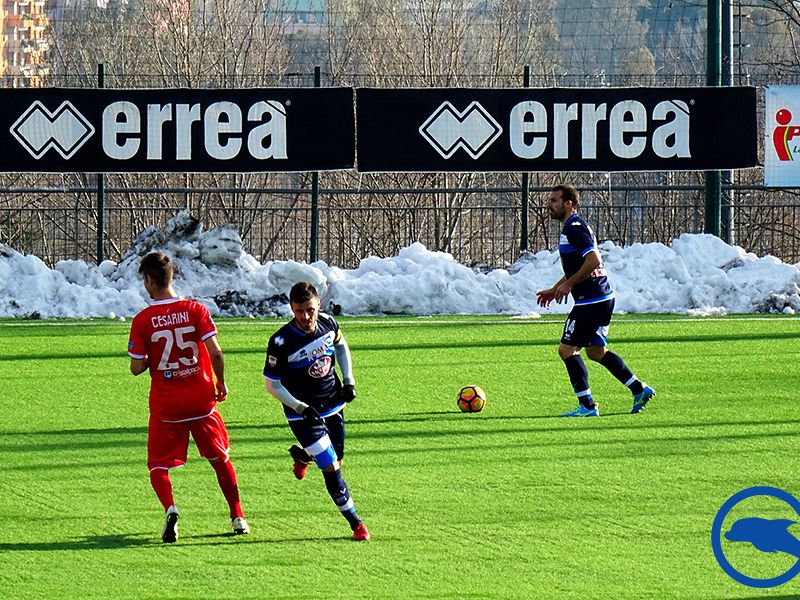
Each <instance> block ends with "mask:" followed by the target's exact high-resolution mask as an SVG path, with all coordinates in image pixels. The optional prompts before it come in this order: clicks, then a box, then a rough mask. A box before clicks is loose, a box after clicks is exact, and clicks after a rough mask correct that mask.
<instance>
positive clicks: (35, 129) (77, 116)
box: [10, 100, 95, 159]
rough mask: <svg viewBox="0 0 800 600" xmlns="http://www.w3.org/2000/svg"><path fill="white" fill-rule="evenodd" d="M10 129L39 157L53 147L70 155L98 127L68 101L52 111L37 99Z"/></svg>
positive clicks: (67, 157) (64, 154) (66, 156)
mask: <svg viewBox="0 0 800 600" xmlns="http://www.w3.org/2000/svg"><path fill="white" fill-rule="evenodd" d="M10 131H11V135H13V136H14V137H15V138H16V139H17V141H18V142H19V143H20V144H22V147H23V148H25V150H27V151H28V152H29V153H30V154H31V156H33V157H34V158H36V159H39V158H41V157H42V156H44V154H45V153H46V152H47V151H48V150H50V149H51V148H52V149H54V150H55V151H56V152H58V153H59V154H60V155H61V156H62V157H63V158H65V159H69V158H71V157H72V156H73V155H74V154H75V153H76V152H77V151H78V150H79V149H80V147H81V146H83V145H84V144H85V143H86V141H87V140H88V139H89V138H90V137H92V135H93V134H94V131H95V129H94V127H93V126H92V124H91V123H89V121H88V120H87V119H86V117H84V116H83V115H82V114H81V113H80V111H79V110H78V109H76V108H75V107H74V106H73V105H72V103H70V102H68V101H65V102H62V103H61V105H60V106H59V107H58V108H57V109H56V110H54V111H52V112H51V111H50V110H49V109H48V108H47V107H46V106H45V105H44V104H42V103H41V102H39V101H38V100H36V101H34V102H33V104H31V105H30V106H29V107H28V108H27V110H25V112H23V113H22V115H21V116H20V117H19V118H18V119H17V120H16V121H15V122H14V124H13V125H12V126H11V129H10Z"/></svg>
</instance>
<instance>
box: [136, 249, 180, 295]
mask: <svg viewBox="0 0 800 600" xmlns="http://www.w3.org/2000/svg"><path fill="white" fill-rule="evenodd" d="M172 273H173V271H172V261H171V260H170V259H169V256H167V255H166V254H164V253H163V252H151V253H150V254H148V255H147V256H145V257H144V258H143V259H142V262H141V264H139V274H140V275H142V277H144V276H145V275H147V276H148V277H149V278H150V279H152V280H153V283H155V284H156V285H157V286H158V287H160V288H166V287H169V284H170V283H172Z"/></svg>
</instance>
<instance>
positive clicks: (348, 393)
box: [342, 383, 356, 402]
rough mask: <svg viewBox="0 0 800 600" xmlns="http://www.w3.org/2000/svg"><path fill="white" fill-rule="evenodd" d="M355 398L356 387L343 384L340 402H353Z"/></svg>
mask: <svg viewBox="0 0 800 600" xmlns="http://www.w3.org/2000/svg"><path fill="white" fill-rule="evenodd" d="M355 397H356V386H354V385H352V384H350V383H345V384H344V385H343V386H342V400H344V401H345V402H352V401H353V400H355Z"/></svg>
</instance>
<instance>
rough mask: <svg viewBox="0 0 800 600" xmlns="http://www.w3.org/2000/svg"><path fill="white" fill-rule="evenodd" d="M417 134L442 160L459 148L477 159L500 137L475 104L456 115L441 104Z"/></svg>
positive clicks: (498, 129) (499, 129) (489, 118)
mask: <svg viewBox="0 0 800 600" xmlns="http://www.w3.org/2000/svg"><path fill="white" fill-rule="evenodd" d="M419 132H420V134H421V135H422V137H424V138H425V140H426V141H427V142H428V143H429V144H430V145H431V146H433V148H434V150H436V152H438V153H439V154H440V155H441V156H442V158H444V159H448V158H450V157H451V156H453V154H454V153H455V152H456V151H457V150H458V149H459V148H461V149H463V150H464V151H465V152H466V153H467V154H469V156H470V157H472V158H473V159H477V158H479V157H480V156H481V154H483V153H484V152H486V150H488V149H489V147H490V146H491V145H492V144H493V143H494V142H495V140H497V138H498V137H500V134H502V133H503V128H502V127H501V126H500V124H499V123H498V122H497V121H496V120H495V119H494V117H492V115H491V114H489V112H488V111H487V110H486V109H485V108H484V107H483V106H481V105H480V103H478V102H472V103H471V104H470V105H469V106H467V108H465V109H464V110H463V111H459V110H458V109H457V108H456V107H455V106H453V105H452V104H451V103H450V102H449V101H445V102H443V103H442V104H441V105H440V106H439V107H438V108H437V109H436V110H435V111H433V114H432V115H431V116H430V117H428V118H427V119H426V120H425V122H424V123H423V124H422V125H420V128H419Z"/></svg>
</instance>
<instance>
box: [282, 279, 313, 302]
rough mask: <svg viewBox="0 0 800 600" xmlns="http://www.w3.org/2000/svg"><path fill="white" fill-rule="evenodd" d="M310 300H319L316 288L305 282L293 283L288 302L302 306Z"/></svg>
mask: <svg viewBox="0 0 800 600" xmlns="http://www.w3.org/2000/svg"><path fill="white" fill-rule="evenodd" d="M312 298H319V294H317V288H315V287H314V286H313V285H311V284H310V283H308V282H307V281H301V282H300V283H295V284H294V285H293V286H292V291H290V292H289V301H290V302H292V303H293V304H303V303H304V302H308V301H309V300H311V299H312Z"/></svg>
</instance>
